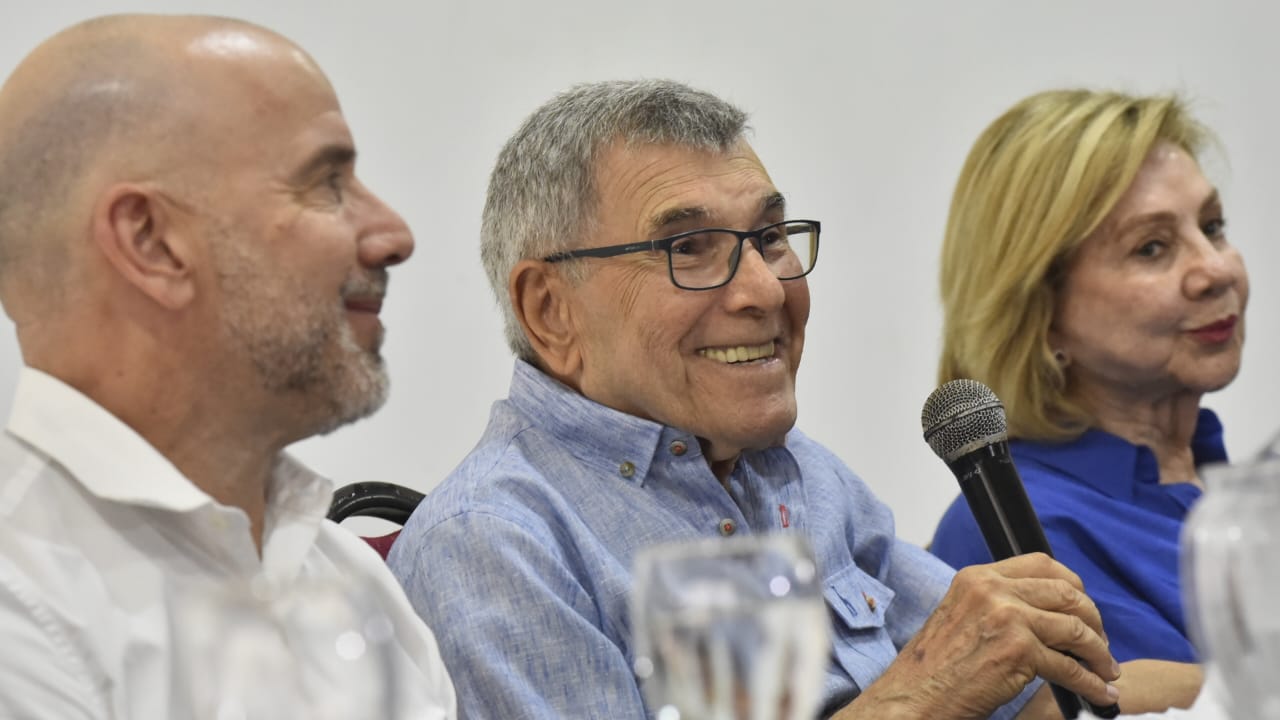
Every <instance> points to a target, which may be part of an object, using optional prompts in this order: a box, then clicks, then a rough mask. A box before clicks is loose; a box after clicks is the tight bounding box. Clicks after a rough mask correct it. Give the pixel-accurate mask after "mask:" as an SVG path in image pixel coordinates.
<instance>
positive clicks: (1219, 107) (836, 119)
mask: <svg viewBox="0 0 1280 720" xmlns="http://www.w3.org/2000/svg"><path fill="white" fill-rule="evenodd" d="M0 10H2V12H0V17H3V22H0V73H2V74H4V75H7V74H8V72H9V71H10V70H11V69H12V68H13V67H14V65H16V63H17V62H18V60H19V59H20V58H21V57H22V56H23V55H25V54H26V52H27V51H28V50H30V49H31V48H32V47H33V46H34V45H35V44H36V43H38V42H39V41H40V40H42V39H43V38H45V37H46V36H48V35H50V34H52V33H53V32H55V31H56V30H58V29H60V28H62V27H63V26H66V25H68V24H71V23H73V22H75V21H78V20H81V19H84V18H87V17H90V16H93V15H98V14H103V13H109V12H120V11H126V10H127V11H187V12H203V13H215V14H223V15H233V16H238V17H243V18H246V19H249V20H253V21H256V22H259V23H262V24H264V25H267V26H268V27H271V28H273V29H275V30H278V31H280V32H281V33H283V34H285V35H287V36H289V37H291V38H293V39H294V40H296V41H297V42H299V43H300V44H301V45H302V46H303V47H305V48H307V49H308V50H309V51H310V52H311V53H312V54H313V55H314V56H315V57H316V58H317V59H318V60H319V62H320V64H321V65H322V66H323V67H324V68H325V69H326V71H327V72H328V73H329V75H330V77H331V79H332V80H333V82H334V85H335V86H336V87H337V89H338V94H339V97H340V98H341V99H342V102H343V104H344V107H345V110H346V115H347V119H348V121H349V122H350V124H351V126H352V128H353V129H354V131H355V134H356V141H357V144H358V146H359V148H360V152H361V161H360V174H361V175H362V177H363V178H364V180H365V181H366V182H367V183H368V184H369V185H371V186H372V187H373V188H374V189H375V190H376V191H377V192H379V193H380V194H382V195H383V197H384V198H386V199H387V200H388V201H389V202H390V203H391V204H392V205H393V206H394V207H396V208H397V209H399V210H400V212H401V213H402V214H403V215H404V216H405V218H406V219H407V220H408V221H409V224H410V225H411V226H412V227H413V229H414V231H415V232H416V236H417V241H418V247H417V253H416V254H415V255H414V257H413V259H412V260H410V262H409V263H408V264H407V265H405V266H402V267H401V268H397V269H396V270H394V271H393V272H392V283H391V295H390V299H389V302H388V304H387V306H386V307H385V309H384V314H383V317H384V321H385V322H386V324H387V326H388V340H387V345H386V348H385V350H386V354H387V356H388V362H389V363H390V367H391V373H392V380H393V387H394V389H393V391H392V399H391V401H390V402H389V403H388V405H387V407H386V408H384V409H383V410H382V411H381V412H380V413H379V414H378V415H376V416H375V417H374V418H372V419H370V420H366V421H364V422H361V423H358V424H356V425H354V426H351V427H348V428H345V429H343V430H340V431H339V432H337V433H334V434H333V435H331V436H328V437H324V438H318V439H313V440H309V441H307V442H304V443H301V444H299V445H298V446H297V448H296V451H297V453H298V454H299V455H301V456H302V457H303V458H304V459H305V460H306V461H308V462H309V463H311V464H312V465H313V466H315V467H316V468H317V469H319V470H321V471H322V472H325V473H327V474H328V475H330V476H332V477H333V478H335V479H336V480H337V481H338V482H339V483H345V482H354V481H358V480H391V481H395V482H400V483H403V484H407V485H411V486H415V487H418V488H420V489H428V488H431V487H433V486H434V485H435V484H436V483H438V482H439V481H440V480H441V479H442V478H443V477H444V476H445V475H446V474H447V473H448V472H449V470H450V469H451V468H452V467H453V466H454V465H455V464H456V463H457V462H458V460H460V459H461V458H462V456H463V455H464V454H465V453H466V452H467V451H468V450H469V449H470V448H471V447H472V445H473V444H474V443H475V441H476V439H477V438H478V437H479V434H480V432H481V430H482V428H483V427H484V423H485V419H486V417H487V415H488V408H489V404H490V403H491V402H492V401H493V400H494V399H496V398H498V397H501V396H504V395H505V394H506V388H507V381H508V377H509V372H510V359H509V356H508V354H507V351H506V349H505V345H504V344H503V342H502V339H501V330H500V321H499V318H498V313H497V311H496V309H495V308H494V305H493V301H492V299H491V297H490V295H489V290H488V287H487V284H486V282H485V280H484V276H483V273H482V271H481V268H480V263H479V259H478V253H477V236H478V228H479V220H480V210H481V207H482V204H483V199H484V190H485V183H486V179H487V176H488V171H489V168H490V166H491V164H492V162H493V160H494V158H495V156H496V154H497V152H498V149H499V148H500V146H501V145H502V143H503V142H504V141H505V139H506V137H507V136H508V135H509V134H510V133H511V132H512V131H513V130H514V129H515V128H516V126H517V125H518V124H519V123H520V122H521V120H522V119H523V118H524V117H525V116H526V115H527V114H528V113H529V112H530V111H532V110H533V109H534V108H535V107H536V106H537V105H538V104H540V103H541V102H543V101H544V100H546V99H547V98H549V97H550V96H551V95H552V94H554V93H555V92H557V91H559V90H561V89H563V88H565V87H567V86H568V85H570V84H572V83H575V82H581V81H585V80H596V79H613V78H633V77H671V78H675V79H678V80H683V81H686V82H689V83H691V84H693V85H695V86H698V87H702V88H705V89H707V90H710V91H712V92H715V93H718V94H720V95H722V96H723V97H725V98H727V99H730V100H732V101H734V102H736V103H738V104H740V105H741V106H743V107H744V108H745V109H747V110H748V111H750V112H751V113H752V116H753V120H752V125H753V126H754V128H755V146H756V149H757V151H758V152H759V154H760V157H761V158H762V159H763V160H764V163H765V165H766V166H767V167H768V168H769V170H770V172H771V174H772V176H773V178H774V181H775V182H776V183H777V184H778V186H779V188H781V189H782V190H783V191H784V192H785V193H787V195H788V196H789V199H790V206H791V208H792V209H793V210H794V213H795V215H796V216H797V217H815V218H818V219H820V220H822V222H823V229H824V233H823V249H822V261H821V263H820V264H819V266H818V269H817V271H816V272H815V274H814V275H813V276H812V277H811V279H810V285H811V288H812V292H813V298H814V301H813V315H812V319H811V320H810V324H809V333H808V344H807V353H806V355H805V362H804V367H803V369H802V371H801V376H800V395H801V397H800V403H801V405H800V407H801V413H800V425H801V427H803V428H805V429H806V431H807V432H808V433H809V434H811V435H813V436H815V437H816V438H818V439H819V440H821V441H823V442H825V443H827V444H828V445H829V446H831V447H832V448H834V449H835V450H836V452H837V453H838V454H839V455H840V456H842V457H843V458H845V460H846V461H847V462H848V463H849V464H850V465H851V466H852V467H853V468H854V469H855V470H857V471H858V472H860V473H861V474H862V475H863V476H864V477H865V478H866V479H867V480H868V482H870V483H871V485H872V486H873V487H874V488H875V489H876V490H877V491H878V492H879V493H880V495H881V496H882V497H883V498H884V499H885V500H886V501H887V502H888V503H889V504H890V505H891V506H892V507H893V508H894V510H895V511H896V513H897V517H898V525H899V532H900V534H901V535H902V536H903V537H905V538H907V539H909V540H912V541H915V542H920V543H923V542H926V541H927V540H928V539H929V537H930V535H931V534H932V529H933V526H934V524H935V522H936V521H937V519H938V517H939V516H940V515H941V513H942V510H943V508H944V507H945V505H946V504H947V503H948V502H949V501H950V499H951V498H952V497H953V496H954V495H955V494H956V490H955V485H954V483H953V481H952V479H951V477H950V475H949V473H948V472H947V470H946V468H945V467H944V466H943V465H942V463H941V462H940V461H938V460H937V459H936V458H934V457H933V456H932V455H931V453H930V452H929V450H928V448H927V447H926V446H925V444H924V443H923V442H922V441H921V440H920V427H919V410H920V406H921V404H922V403H923V401H924V398H925V397H926V396H927V395H928V393H929V392H930V391H931V390H932V388H933V384H934V381H933V375H934V365H935V358H936V354H937V348H938V337H939V327H940V313H939V310H938V301H937V291H936V273H937V252H938V246H939V243H940V241H941V236H942V229H943V225H944V222H945V218H946V209H947V204H948V202H949V199H950V192H951V185H952V183H953V181H954V179H955V176H956V174H957V173H958V172H959V168H960V165H961V163H962V160H963V158H964V155H965V153H966V152H967V150H968V147H969V144H970V143H971V142H972V141H973V140H974V138H976V137H977V135H978V133H979V132H980V131H981V129H982V128H983V127H985V125H986V124H987V123H988V122H990V121H991V120H992V119H994V118H995V117H996V116H997V115H998V114H999V113H1000V112H1002V111H1003V110H1004V109H1005V108H1006V107H1008V106H1009V105H1011V104H1012V103H1013V102H1015V101H1016V100H1018V99H1019V98H1021V97H1023V96H1024V95H1027V94H1030V93H1032V92H1035V91H1038V90H1041V89H1047V88H1051V87H1057V86H1068V85H1070V86H1075V85H1085V86H1091V87H1108V88H1116V89H1122V90H1129V91H1135V92H1155V91H1167V90H1177V91H1182V92H1184V93H1186V94H1188V95H1189V96H1190V97H1192V98H1193V99H1194V101H1195V105H1194V107H1195V108H1196V109H1197V111H1198V115H1199V116H1200V118H1201V119H1202V120H1204V121H1205V122H1207V124H1208V125H1210V126H1211V127H1212V128H1214V129H1215V130H1216V131H1217V133H1218V135H1219V136H1220V138H1221V140H1222V141H1223V145H1224V146H1225V148H1226V156H1225V161H1223V160H1211V161H1210V162H1208V163H1207V166H1208V170H1209V174H1210V176H1211V179H1213V180H1214V181H1215V182H1217V183H1219V185H1220V187H1221V188H1222V191H1223V194H1224V197H1225V201H1226V208H1227V217H1228V218H1229V227H1228V230H1229V234H1230V237H1231V238H1232V240H1233V242H1235V243H1236V244H1237V245H1238V246H1239V247H1240V248H1241V249H1242V250H1243V252H1244V255H1245V258H1246V260H1247V262H1248V264H1249V267H1250V269H1251V271H1252V274H1253V297H1252V303H1251V305H1250V311H1249V315H1248V318H1249V328H1250V338H1249V341H1248V343H1247V346H1246V352H1245V363H1244V369H1243V371H1242V373H1241V374H1240V376H1239V377H1238V379H1237V380H1236V381H1235V383H1234V384H1233V385H1231V387H1229V388H1228V389H1227V390H1225V391H1223V392H1221V393H1219V394H1217V395H1216V396H1211V397H1210V398H1209V399H1208V403H1207V404H1208V405H1210V406H1211V407H1214V408H1216V409H1218V410H1219V411H1220V413H1221V414H1222V415H1223V417H1224V421H1225V422H1226V424H1227V427H1228V430H1229V436H1228V447H1229V449H1230V450H1231V452H1233V453H1234V454H1236V455H1237V456H1242V455H1244V454H1245V453H1251V452H1252V451H1253V450H1254V449H1256V448H1257V447H1259V446H1260V445H1261V443H1262V442H1263V440H1264V438H1265V437H1266V436H1267V435H1269V434H1270V433H1271V432H1272V431H1273V430H1274V429H1276V427H1277V426H1280V413H1277V412H1276V411H1275V410H1274V408H1275V406H1276V404H1277V401H1280V373H1277V372H1276V370H1275V367H1276V362H1275V358H1277V357H1280V330H1278V329H1277V326H1276V321H1275V318H1276V311H1277V309H1280V298H1278V297H1277V293H1278V290H1277V287H1276V285H1275V284H1274V280H1275V278H1276V276H1277V271H1276V268H1277V267H1278V266H1280V242H1277V239H1276V238H1275V237H1273V236H1272V235H1271V233H1272V232H1275V231H1276V228H1272V227H1271V226H1270V225H1268V224H1267V223H1268V222H1269V221H1268V220H1267V217H1268V213H1270V212H1271V211H1272V210H1273V209H1274V208H1276V207H1277V203H1276V201H1275V199H1276V197H1277V193H1278V192H1280V134H1277V132H1276V128H1278V127H1280V86H1278V83H1277V82H1276V81H1275V80H1273V79H1272V78H1273V75H1272V73H1273V72H1274V70H1275V68H1276V67H1278V66H1280V43H1277V42H1276V40H1275V29H1276V27H1277V25H1278V23H1277V21H1280V6H1277V5H1272V4H1270V3H1266V2H1247V1H1244V0H1240V1H1225V0H1219V2H1215V3H1206V2H1203V1H1200V2H1189V1H1186V0H1176V1H1168V0H1166V1H1164V2H1124V1H1123V0H1105V1H1104V0H1076V1H1075V2H1070V3H1065V2H1064V3H1048V2H1029V1H1027V0H968V1H966V2H944V1H942V0H938V1H937V2H905V1H904V2H884V1H881V2H863V1H862V0H849V1H847V2H838V1H835V0H830V1H828V2H807V1H805V0H789V1H788V2H778V1H777V0H773V1H772V2H762V1H760V0H734V1H730V0H712V1H705V2H704V1H700V0H648V2H631V3H625V4H624V3H616V2H604V1H602V0H556V1H555V2H546V3H537V2H519V1H517V0H476V1H470V2H469V1H467V0H439V1H437V2H411V1H410V0H364V1H363V2H357V3H337V2H321V1H320V0H312V1H311V2H303V1H302V0H277V1H276V2H272V3H266V2H256V1H251V0H222V1H221V2H212V1H206V2H199V1H196V0H173V1H170V2H162V1H160V0H150V1H140V2H107V1H106V0H102V1H99V0H65V1H61V2H59V1H56V0H55V1H54V2H45V3H28V2H18V1H17V0H0ZM1099 322H1106V319H1105V318H1099ZM1268 358H1271V360H1268ZM18 363H19V356H18V352H17V346H16V343H15V342H14V340H13V333H12V328H11V327H10V326H8V325H7V323H6V326H5V327H4V329H3V330H2V331H0V377H2V378H4V379H0V407H7V405H8V403H9V400H10V398H11V396H12V387H11V385H12V382H11V380H9V378H12V377H13V376H14V373H15V370H16V368H17V366H18Z"/></svg>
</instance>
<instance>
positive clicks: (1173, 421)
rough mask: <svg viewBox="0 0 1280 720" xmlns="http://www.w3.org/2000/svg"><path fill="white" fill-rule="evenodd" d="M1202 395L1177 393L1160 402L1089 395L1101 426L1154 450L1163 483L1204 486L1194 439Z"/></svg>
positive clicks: (1087, 398)
mask: <svg viewBox="0 0 1280 720" xmlns="http://www.w3.org/2000/svg"><path fill="white" fill-rule="evenodd" d="M1200 396H1201V394H1200V393H1198V392H1185V391H1184V392H1177V393H1173V394H1171V395H1167V396H1163V397H1160V398H1157V399H1150V398H1147V399H1139V398H1134V397H1126V396H1119V395H1116V394H1106V393H1095V394H1092V395H1086V396H1085V405H1086V407H1088V408H1089V410H1090V411H1091V412H1092V413H1093V416H1094V418H1095V420H1096V423H1097V427H1098V428H1099V429H1101V430H1105V431H1106V432H1109V433H1111V434H1112V435H1116V436H1118V437H1121V438H1124V439H1125V440H1128V441H1129V442H1131V443H1133V444H1134V445H1143V446H1146V447H1147V448H1150V450H1151V452H1152V453H1153V454H1154V455H1155V457H1156V463H1157V464H1158V466H1159V468H1160V482H1161V483H1181V482H1189V483H1193V484H1196V485H1200V484H1201V483H1200V478H1199V476H1198V475H1197V474H1196V465H1195V458H1194V457H1193V455H1192V453H1191V438H1192V436H1193V435H1194V434H1195V430H1196V421H1197V419H1198V418H1199V413H1200Z"/></svg>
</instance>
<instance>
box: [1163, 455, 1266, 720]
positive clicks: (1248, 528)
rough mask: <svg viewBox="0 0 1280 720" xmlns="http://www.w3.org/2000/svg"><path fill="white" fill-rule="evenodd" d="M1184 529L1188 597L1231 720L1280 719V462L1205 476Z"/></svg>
mask: <svg viewBox="0 0 1280 720" xmlns="http://www.w3.org/2000/svg"><path fill="white" fill-rule="evenodd" d="M1203 474H1204V480H1205V486H1206V487H1207V488H1208V489H1207V491H1206V492H1205V495H1204V497H1203V498H1202V499H1201V500H1200V502H1198V503H1197V504H1196V506H1195V507H1194V508H1192V511H1191V513H1190V515H1189V516H1188V518H1187V522H1186V526H1185V527H1184V528H1183V538H1182V543H1183V548H1184V552H1183V566H1182V580H1183V596H1184V601H1185V605H1186V614H1187V620H1188V625H1189V629H1190V631H1191V634H1192V639H1193V640H1194V642H1195V644H1196V647H1197V648H1198V649H1199V650H1200V653H1201V656H1202V658H1201V659H1202V660H1204V661H1205V662H1207V663H1211V664H1213V665H1214V666H1216V669H1217V671H1218V672H1220V674H1221V677H1222V680H1223V684H1224V685H1225V687H1226V690H1227V692H1226V693H1225V695H1226V697H1225V698H1224V701H1225V702H1227V703H1228V704H1229V705H1230V710H1231V714H1232V717H1241V718H1252V719H1254V720H1280V612H1277V608H1278V607H1280V606H1278V605H1277V598H1278V597H1280V459H1268V460H1260V461H1257V462H1253V463H1246V464H1242V465H1232V466H1226V465H1222V466H1214V467H1210V468H1206V469H1205V470H1204V471H1203Z"/></svg>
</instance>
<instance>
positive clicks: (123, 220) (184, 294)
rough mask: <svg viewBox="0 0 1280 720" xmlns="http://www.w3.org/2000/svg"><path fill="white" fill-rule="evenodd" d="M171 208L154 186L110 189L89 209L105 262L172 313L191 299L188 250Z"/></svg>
mask: <svg viewBox="0 0 1280 720" xmlns="http://www.w3.org/2000/svg"><path fill="white" fill-rule="evenodd" d="M175 219H176V218H175V216H174V209H173V208H172V206H171V205H170V203H168V202H167V201H166V199H165V198H164V197H163V196H162V195H161V194H160V193H159V192H157V191H156V190H155V189H154V188H151V187H148V186H146V185H142V184H137V183H121V184H117V185H113V186H112V187H110V188H109V189H108V190H107V191H106V192H104V193H102V194H101V195H100V196H99V197H98V201H97V202H96V203H95V205H94V208H93V217H92V237H93V241H94V244H95V245H96V246H97V247H98V249H99V250H100V251H101V252H102V254H103V257H105V258H106V260H107V262H109V263H110V264H111V266H112V267H113V268H115V270H116V272H117V273H118V274H119V275H120V277H122V278H123V279H124V280H125V281H126V282H128V283H129V284H131V285H133V286H134V287H135V288H137V289H138V291H139V292H141V293H142V294H144V295H146V296H147V297H149V298H151V299H152V300H153V301H155V302H156V303H158V304H160V305H161V306H163V307H165V308H168V309H170V310H176V309H179V308H181V307H183V306H185V305H187V304H188V303H190V302H191V300H192V298H194V297H195V283H194V277H193V273H192V270H191V264H190V263H191V259H192V258H191V252H192V248H191V247H190V244H189V242H188V238H187V237H185V236H184V235H182V234H181V233H180V232H179V228H178V227H177V224H176V223H175V222H174V221H175Z"/></svg>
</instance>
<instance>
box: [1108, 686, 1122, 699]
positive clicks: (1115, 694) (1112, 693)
mask: <svg viewBox="0 0 1280 720" xmlns="http://www.w3.org/2000/svg"><path fill="white" fill-rule="evenodd" d="M1107 697H1109V698H1111V700H1112V701H1113V702H1114V701H1116V700H1119V699H1120V689H1119V688H1117V687H1116V686H1115V685H1112V684H1111V683H1107Z"/></svg>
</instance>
